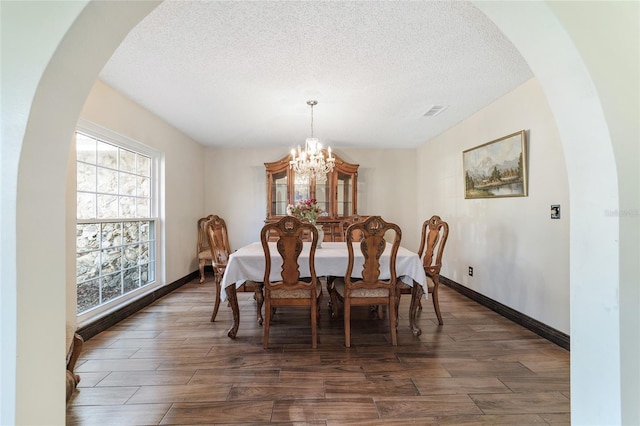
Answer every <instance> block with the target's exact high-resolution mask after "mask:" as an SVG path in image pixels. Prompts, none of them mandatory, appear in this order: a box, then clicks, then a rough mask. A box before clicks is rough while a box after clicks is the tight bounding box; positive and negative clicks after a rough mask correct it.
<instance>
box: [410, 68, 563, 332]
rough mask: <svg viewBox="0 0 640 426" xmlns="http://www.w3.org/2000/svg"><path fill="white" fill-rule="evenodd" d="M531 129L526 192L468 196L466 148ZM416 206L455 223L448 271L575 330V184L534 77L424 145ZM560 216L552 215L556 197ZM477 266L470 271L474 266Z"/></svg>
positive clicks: (525, 310) (447, 254) (458, 279)
mask: <svg viewBox="0 0 640 426" xmlns="http://www.w3.org/2000/svg"><path fill="white" fill-rule="evenodd" d="M523 129H524V130H526V132H527V137H528V148H529V149H528V177H529V179H528V183H529V191H528V194H529V195H528V196H527V197H517V198H492V199H472V200H471V199H469V200H467V199H465V198H464V179H463V172H462V151H464V150H466V149H469V148H473V147H475V146H478V145H481V144H483V143H485V142H489V141H491V140H494V139H498V138H500V137H502V136H506V135H508V134H511V133H514V132H517V131H520V130H523ZM417 161H418V163H419V164H421V165H425V166H424V167H419V168H418V203H419V205H418V211H419V212H420V213H421V215H422V216H428V215H430V214H438V215H440V217H442V219H443V220H445V221H447V222H448V223H449V227H450V231H449V232H450V233H449V239H448V241H447V246H446V248H445V255H444V259H443V261H444V264H443V269H442V275H444V276H446V277H447V278H450V279H452V280H454V281H456V282H457V283H460V284H463V285H464V286H466V287H469V288H471V289H472V290H475V291H477V292H479V293H481V294H484V295H485V296H487V297H489V298H491V299H493V300H496V301H498V302H500V303H502V304H504V305H507V306H509V307H511V308H513V309H515V310H517V311H519V312H522V313H524V314H526V315H528V316H530V317H532V318H534V319H537V320H538V321H540V322H542V323H544V324H547V325H549V326H551V327H553V328H555V329H557V330H560V331H562V332H564V333H567V334H568V333H569V212H570V206H569V188H568V182H567V172H566V166H565V159H564V155H563V152H562V145H561V140H560V136H559V134H558V130H557V127H556V124H555V120H554V118H553V116H552V115H551V111H550V110H549V106H548V104H547V101H546V98H545V96H544V93H543V92H542V89H541V87H540V84H539V83H538V81H537V80H536V79H535V78H534V79H531V80H529V81H528V82H526V83H524V84H523V85H521V86H520V87H518V88H517V89H515V90H514V91H512V92H511V93H509V94H508V95H506V96H504V97H502V98H501V99H498V100H497V101H496V102H494V103H493V104H491V105H489V106H488V107H486V108H484V109H483V110H481V111H479V112H478V113H476V114H474V115H473V116H472V117H470V118H468V119H467V120H465V121H463V122H461V123H459V124H458V125H457V126H455V127H454V128H452V129H450V130H448V131H447V132H445V133H444V134H442V135H440V136H439V137H437V138H435V139H433V140H431V141H430V142H428V143H426V144H425V145H423V146H422V147H421V148H420V149H419V150H418V155H417ZM551 204H560V205H561V211H562V213H561V219H560V220H551V219H550V205H551ZM469 266H472V267H473V270H474V274H473V277H470V276H469V275H468V267H469Z"/></svg>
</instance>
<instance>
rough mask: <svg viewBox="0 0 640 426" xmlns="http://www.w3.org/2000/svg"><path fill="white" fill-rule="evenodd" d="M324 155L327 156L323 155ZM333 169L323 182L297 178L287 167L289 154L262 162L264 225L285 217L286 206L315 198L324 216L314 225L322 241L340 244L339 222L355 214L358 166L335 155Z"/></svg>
mask: <svg viewBox="0 0 640 426" xmlns="http://www.w3.org/2000/svg"><path fill="white" fill-rule="evenodd" d="M325 155H326V153H325ZM334 157H335V166H334V169H333V171H332V172H330V173H328V174H327V179H326V181H325V182H319V181H316V179H314V178H310V179H304V178H302V177H301V176H296V173H295V172H294V171H293V170H292V169H291V168H290V166H289V161H290V160H291V155H287V156H286V157H283V158H281V159H280V160H278V161H274V162H271V163H265V164H264V165H265V169H266V174H267V216H266V220H265V222H266V223H271V222H274V221H276V220H278V219H280V218H281V217H282V216H285V215H286V214H287V206H288V205H289V204H295V203H296V202H298V201H300V200H305V199H309V198H315V199H316V201H317V203H318V205H319V206H320V208H321V209H322V210H323V211H324V214H323V215H322V216H320V218H318V221H317V223H318V224H319V225H322V228H323V230H324V241H341V240H342V232H341V231H340V227H339V225H340V221H341V220H342V219H344V218H345V217H349V216H352V215H355V214H358V204H357V202H358V184H357V178H358V164H351V163H347V162H346V161H344V160H342V159H341V158H340V157H339V156H337V155H335V154H334Z"/></svg>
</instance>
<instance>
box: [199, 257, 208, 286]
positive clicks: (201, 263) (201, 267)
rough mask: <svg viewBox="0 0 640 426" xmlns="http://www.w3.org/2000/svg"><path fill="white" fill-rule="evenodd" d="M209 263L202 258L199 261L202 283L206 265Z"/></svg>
mask: <svg viewBox="0 0 640 426" xmlns="http://www.w3.org/2000/svg"><path fill="white" fill-rule="evenodd" d="M206 263H207V261H206V260H204V259H200V261H199V262H198V270H199V271H200V284H202V283H203V282H204V265H205V264H206Z"/></svg>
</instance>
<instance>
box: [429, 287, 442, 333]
mask: <svg viewBox="0 0 640 426" xmlns="http://www.w3.org/2000/svg"><path fill="white" fill-rule="evenodd" d="M431 296H432V297H431V298H432V299H433V308H434V309H435V311H436V316H437V317H438V324H440V325H443V324H444V322H443V321H442V315H441V314H440V303H438V289H437V287H436V289H435V290H434V291H433V293H431Z"/></svg>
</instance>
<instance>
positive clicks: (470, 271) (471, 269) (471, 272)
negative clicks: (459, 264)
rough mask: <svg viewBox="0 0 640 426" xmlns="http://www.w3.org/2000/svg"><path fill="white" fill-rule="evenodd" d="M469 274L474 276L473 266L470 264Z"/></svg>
mask: <svg viewBox="0 0 640 426" xmlns="http://www.w3.org/2000/svg"><path fill="white" fill-rule="evenodd" d="M469 276H470V277H472V276H473V266H469Z"/></svg>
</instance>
